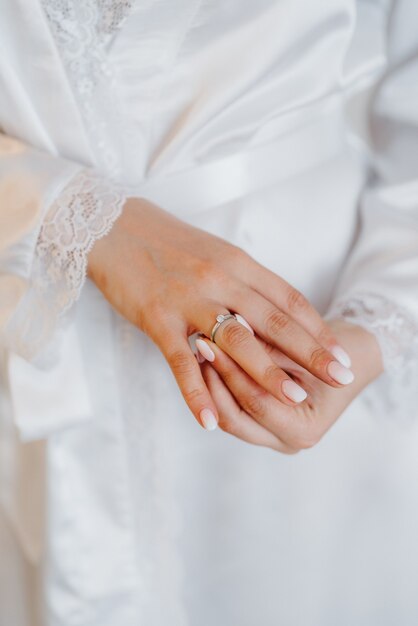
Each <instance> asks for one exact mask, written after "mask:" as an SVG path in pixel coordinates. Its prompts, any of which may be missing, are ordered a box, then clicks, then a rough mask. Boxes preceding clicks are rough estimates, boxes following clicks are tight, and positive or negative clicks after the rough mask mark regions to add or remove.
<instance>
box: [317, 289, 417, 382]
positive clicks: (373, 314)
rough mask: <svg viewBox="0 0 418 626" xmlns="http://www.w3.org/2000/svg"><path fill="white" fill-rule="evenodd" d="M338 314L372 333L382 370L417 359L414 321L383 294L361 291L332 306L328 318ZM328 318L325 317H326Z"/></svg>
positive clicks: (397, 369)
mask: <svg viewBox="0 0 418 626" xmlns="http://www.w3.org/2000/svg"><path fill="white" fill-rule="evenodd" d="M335 316H337V317H342V318H344V319H345V320H347V321H348V322H352V323H353V324H358V325H360V326H362V327H363V328H365V329H366V330H368V331H370V332H372V333H373V334H374V335H375V336H376V339H377V340H378V342H379V346H380V349H381V351H382V356H383V362H384V365H385V370H386V371H388V372H392V373H393V372H394V371H399V370H400V369H404V368H405V367H406V365H407V362H408V361H409V360H410V353H411V351H412V352H413V353H414V359H417V358H418V323H417V321H415V320H414V319H413V318H412V316H411V315H410V314H409V313H408V312H407V311H405V310H403V309H401V308H400V307H398V306H397V305H396V304H394V303H393V302H391V301H390V300H387V299H386V298H384V297H383V296H378V295H374V294H361V295H359V296H356V297H354V298H350V299H349V300H341V301H339V302H337V303H336V304H334V305H333V307H332V311H331V313H330V314H329V317H335ZM327 317H328V316H327Z"/></svg>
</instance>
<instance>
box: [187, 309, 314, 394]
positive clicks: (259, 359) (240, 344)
mask: <svg viewBox="0 0 418 626" xmlns="http://www.w3.org/2000/svg"><path fill="white" fill-rule="evenodd" d="M220 308H221V309H222V307H219V305H217V304H214V303H205V304H204V306H203V307H202V310H201V312H200V313H201V318H200V320H199V321H200V328H201V329H202V330H203V332H204V333H205V335H207V336H208V335H210V332H211V328H212V326H213V320H214V319H216V315H217V314H218V313H219V312H222V311H219V309H220ZM199 345H200V347H202V344H201V343H200V341H199V340H197V341H196V346H197V347H198V349H199ZM216 345H217V346H219V347H220V348H221V349H222V350H224V351H225V352H226V353H227V354H229V355H230V356H231V357H232V358H233V359H234V360H235V361H236V362H237V363H238V364H239V365H240V366H241V367H242V369H243V370H244V371H246V372H247V374H249V375H250V376H251V377H252V378H253V379H254V380H255V381H256V382H258V383H259V385H260V386H261V387H263V389H265V390H266V391H268V392H269V393H271V394H272V395H273V396H274V397H275V398H277V399H278V400H280V401H281V402H283V403H284V404H287V405H288V406H294V405H295V403H298V402H302V401H303V400H305V398H306V395H307V394H306V392H305V391H304V390H303V389H302V387H300V386H299V385H297V384H296V383H295V382H294V381H293V380H292V379H291V378H290V377H289V375H288V374H287V373H286V372H285V371H283V370H282V369H281V368H280V367H279V366H278V365H277V364H276V363H275V362H274V361H273V359H272V358H271V356H270V355H269V354H268V353H267V352H266V350H265V349H264V348H263V347H262V346H261V345H260V343H259V342H258V340H257V339H256V338H255V337H254V336H253V335H252V334H251V333H250V332H249V331H248V330H247V328H246V327H245V326H243V325H242V324H240V323H239V322H237V321H236V320H235V319H233V318H232V319H229V320H227V321H225V322H223V323H222V324H221V325H220V326H219V328H218V330H217V333H216ZM203 356H205V354H203Z"/></svg>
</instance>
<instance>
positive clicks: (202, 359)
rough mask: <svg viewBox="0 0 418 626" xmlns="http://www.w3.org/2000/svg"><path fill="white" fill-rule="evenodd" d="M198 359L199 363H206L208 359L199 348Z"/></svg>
mask: <svg viewBox="0 0 418 626" xmlns="http://www.w3.org/2000/svg"><path fill="white" fill-rule="evenodd" d="M196 359H197V362H198V363H204V362H205V361H206V359H205V357H204V356H202V355H201V354H200V352H199V350H198V351H197V352H196Z"/></svg>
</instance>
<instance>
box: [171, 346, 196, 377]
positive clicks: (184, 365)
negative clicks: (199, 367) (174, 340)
mask: <svg viewBox="0 0 418 626" xmlns="http://www.w3.org/2000/svg"><path fill="white" fill-rule="evenodd" d="M167 361H168V363H169V365H170V367H171V369H172V370H173V372H174V373H175V374H179V375H185V374H190V373H191V372H192V371H193V369H194V362H193V361H192V357H191V356H190V355H189V354H188V353H187V352H185V351H184V350H176V351H175V352H172V353H171V354H169V355H168V358H167Z"/></svg>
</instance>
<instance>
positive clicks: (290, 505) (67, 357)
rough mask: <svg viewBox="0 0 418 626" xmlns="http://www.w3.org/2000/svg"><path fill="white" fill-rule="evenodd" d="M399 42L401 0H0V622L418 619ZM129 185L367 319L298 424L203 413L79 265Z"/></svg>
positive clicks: (417, 35)
mask: <svg viewBox="0 0 418 626" xmlns="http://www.w3.org/2000/svg"><path fill="white" fill-rule="evenodd" d="M417 52H418V4H417V2H416V0H399V1H393V2H391V1H389V0H387V1H386V0H358V1H357V2H356V1H355V0H313V1H310V2H309V1H307V0H280V1H279V0H257V1H254V0H253V1H251V0H229V1H228V2H220V1H218V0H159V1H157V0H141V1H139V0H131V1H129V0H125V1H122V0H120V1H116V0H113V1H112V0H101V1H99V0H84V1H83V2H82V1H81V0H80V1H79V2H77V1H76V0H0V126H1V130H2V133H3V134H2V138H1V143H0V231H1V232H0V305H1V311H0V328H1V336H0V358H1V361H0V365H1V374H0V387H1V389H0V427H1V431H0V550H1V558H0V624H1V626H12V625H13V626H142V625H146V626H162V625H164V626H166V625H167V624H170V626H186V625H190V626H196V625H198V626H210V625H213V624H220V625H222V626H238V625H239V626H255V625H256V624H260V625H262V626H277V625H278V624H282V625H284V626H331V625H332V626H334V625H335V624H340V625H343V624H350V625H354V624H355V625H356V626H389V625H392V624H396V625H397V626H411V625H412V624H416V623H418V596H417V593H416V586H417V578H418V533H417V528H418V487H417V478H418V423H417V422H418V410H417V408H416V407H417V399H418V398H417V379H416V375H417V374H416V372H417V367H416V364H417V353H418V351H417V347H416V346H417V341H416V337H417V328H418V54H417ZM128 194H129V195H132V194H137V195H139V196H145V197H148V198H150V199H152V200H154V201H155V202H157V203H159V204H160V205H161V206H163V207H164V208H165V209H167V210H169V211H172V212H173V213H175V214H177V215H179V216H180V217H181V218H183V219H185V220H187V221H189V222H191V223H193V224H195V225H197V226H199V227H200V228H203V229H206V230H208V231H210V232H213V233H217V234H219V235H220V236H222V237H224V238H227V239H229V240H230V241H231V242H233V243H235V244H237V245H239V246H241V247H242V248H244V249H245V250H247V251H248V252H249V253H250V254H252V255H253V256H254V257H255V258H256V259H257V260H259V261H260V262H262V263H263V264H264V265H266V266H267V267H269V268H271V269H272V270H273V271H275V272H277V273H278V274H280V275H282V276H283V277H285V278H286V279H287V280H289V281H290V282H291V283H292V284H294V285H295V286H296V287H297V288H299V289H300V290H302V291H303V292H304V293H305V294H306V295H307V296H308V297H309V298H310V299H311V300H312V301H313V303H314V304H315V305H316V306H317V307H318V308H319V310H320V311H321V312H322V313H323V314H324V315H325V314H327V315H329V316H332V315H340V316H344V317H345V318H346V319H349V320H351V321H354V322H355V323H359V324H362V325H364V326H365V327H367V328H368V329H370V330H371V331H372V332H374V333H376V336H377V337H378V340H379V342H380V346H381V348H382V352H383V356H384V360H385V366H386V369H387V372H386V373H385V374H384V375H383V376H382V377H381V379H380V380H379V381H377V382H376V383H375V384H374V385H372V386H371V387H370V390H368V392H367V393H365V394H363V396H362V397H360V398H358V400H356V402H354V403H353V404H352V405H351V406H350V407H349V409H348V410H347V411H346V413H345V415H344V416H343V417H342V418H341V419H340V420H339V421H338V423H337V425H336V426H335V427H334V428H333V430H332V431H331V432H330V433H329V434H328V435H327V436H326V437H325V439H324V441H323V442H321V444H320V445H319V446H317V448H315V449H313V450H311V451H309V452H306V453H303V454H301V455H297V456H295V457H292V458H288V457H281V456H279V455H277V454H274V453H272V452H271V451H269V450H265V449H261V448H255V447H251V446H249V445H246V444H243V443H242V442H240V441H238V440H235V439H233V438H231V437H228V436H227V435H225V434H224V433H222V432H221V431H217V432H215V433H210V434H209V433H207V432H204V431H203V430H202V429H200V428H199V427H198V426H197V425H196V423H195V421H194V420H193V418H192V416H191V415H189V413H188V411H187V409H186V407H185V405H184V403H183V400H182V399H181V396H180V393H179V391H178V389H177V387H176V385H175V383H174V380H173V378H172V376H171V373H170V371H169V368H168V366H167V365H166V363H165V362H164V359H163V358H162V356H161V355H160V354H159V352H158V350H157V348H156V347H155V346H154V345H153V344H152V342H151V341H150V340H149V339H148V338H147V337H146V336H144V335H143V334H142V333H141V332H140V331H139V330H137V329H136V328H134V327H133V326H131V325H130V324H128V323H127V322H125V321H124V320H123V319H122V318H121V317H120V316H119V315H117V314H116V313H115V312H114V311H113V310H112V309H111V307H110V305H109V304H108V303H107V302H106V301H105V300H104V298H103V297H102V295H101V294H100V292H99V291H98V290H97V289H96V288H95V286H94V285H93V284H91V283H90V282H89V281H88V280H85V266H86V255H87V253H88V251H89V249H90V248H91V246H92V245H93V244H94V242H95V240H96V239H97V238H99V237H100V236H102V235H104V233H105V232H107V231H108V230H109V229H110V228H111V227H112V225H113V223H114V221H115V219H116V218H117V217H118V215H119V213H120V210H121V207H122V206H123V202H124V199H125V198H126V196H127V195H128ZM140 271H141V268H140V267H138V272H140ZM241 313H242V314H243V315H244V316H245V311H241Z"/></svg>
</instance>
